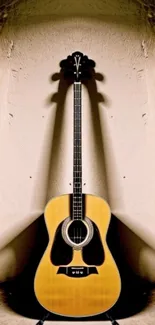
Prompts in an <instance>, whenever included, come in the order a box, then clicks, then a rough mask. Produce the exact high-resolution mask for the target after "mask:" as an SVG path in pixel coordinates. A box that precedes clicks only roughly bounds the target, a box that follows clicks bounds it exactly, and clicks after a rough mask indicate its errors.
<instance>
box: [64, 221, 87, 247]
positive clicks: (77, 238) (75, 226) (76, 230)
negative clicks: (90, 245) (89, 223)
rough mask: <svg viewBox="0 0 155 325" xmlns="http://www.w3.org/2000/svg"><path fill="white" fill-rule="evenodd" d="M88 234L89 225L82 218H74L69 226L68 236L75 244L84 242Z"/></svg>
mask: <svg viewBox="0 0 155 325" xmlns="http://www.w3.org/2000/svg"><path fill="white" fill-rule="evenodd" d="M86 236H87V227H86V226H85V224H84V223H83V222H82V221H80V220H74V221H73V222H72V223H71V224H70V226H69V228H68V237H69V238H70V240H71V241H72V242H73V243H75V244H80V243H82V242H83V241H84V240H85V239H86Z"/></svg>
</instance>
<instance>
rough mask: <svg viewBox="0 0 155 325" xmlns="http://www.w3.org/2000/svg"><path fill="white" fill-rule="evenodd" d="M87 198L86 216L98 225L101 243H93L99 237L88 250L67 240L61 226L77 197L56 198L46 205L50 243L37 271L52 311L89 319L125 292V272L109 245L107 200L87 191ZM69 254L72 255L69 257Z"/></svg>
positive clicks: (39, 290)
mask: <svg viewBox="0 0 155 325" xmlns="http://www.w3.org/2000/svg"><path fill="white" fill-rule="evenodd" d="M84 197H85V216H86V217H88V218H89V220H90V221H91V222H92V224H93V227H94V238H97V239H96V246H95V245H94V243H95V241H94V242H93V246H91V242H92V241H93V240H94V239H93V237H92V239H91V241H90V244H88V245H86V246H85V248H82V249H74V248H73V247H70V246H69V245H67V244H66V243H65V241H64V240H63V239H62V226H61V225H62V224H63V222H64V220H65V219H66V218H68V217H69V216H70V211H71V209H70V202H71V195H63V196H60V197H57V198H54V199H52V200H50V201H49V203H48V204H47V206H46V208H45V222H46V226H47V229H48V234H49V243H48V246H47V249H46V251H45V253H44V255H43V257H42V259H41V261H40V264H39V266H38V269H37V271H36V275H35V280H34V290H35V295H36V297H37V300H38V301H39V303H40V304H41V305H42V306H43V307H44V308H45V309H46V310H48V311H50V312H52V313H55V314H59V315H62V316H69V317H86V316H94V315H97V314H100V313H103V312H106V311H107V310H109V309H110V308H111V307H112V306H113V305H114V304H115V303H116V301H117V300H118V297H119V295H120V291H121V280H120V275H119V271H118V269H117V266H116V264H115V261H114V259H113V257H112V255H111V252H110V250H109V248H108V246H107V243H106V235H107V231H108V226H109V223H110V216H111V213H110V209H109V206H108V204H107V203H106V202H105V201H104V200H103V199H102V198H99V197H96V196H93V195H87V194H85V195H84ZM78 222H81V221H78ZM58 232H59V234H58ZM95 236H97V237H95ZM59 237H60V242H59V243H58V245H57V242H58V240H59ZM62 241H63V243H64V244H63V245H61V243H62ZM59 244H60V245H59ZM56 245H57V246H56ZM97 245H99V246H97ZM92 247H93V248H92ZM52 250H53V253H52ZM66 250H67V253H66ZM84 250H85V251H84ZM68 252H69V255H70V259H68V257H66V256H67V254H68ZM98 253H99V254H98ZM52 254H53V255H52ZM60 254H61V256H60V258H59V256H58V255H60ZM84 254H85V256H84ZM97 254H98V257H97ZM99 255H100V256H99ZM101 255H102V256H101ZM61 257H62V264H59V263H61ZM65 258H66V260H65ZM53 261H54V262H53ZM86 262H87V263H86ZM88 262H90V263H91V265H88ZM63 263H65V264H63Z"/></svg>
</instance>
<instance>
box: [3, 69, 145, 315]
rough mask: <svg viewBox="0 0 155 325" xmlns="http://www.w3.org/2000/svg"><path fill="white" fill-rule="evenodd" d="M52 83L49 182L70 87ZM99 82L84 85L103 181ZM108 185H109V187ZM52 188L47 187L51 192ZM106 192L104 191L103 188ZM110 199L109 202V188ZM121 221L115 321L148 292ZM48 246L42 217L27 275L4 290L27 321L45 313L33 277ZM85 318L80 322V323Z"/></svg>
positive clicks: (113, 243) (115, 241)
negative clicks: (130, 261)
mask: <svg viewBox="0 0 155 325" xmlns="http://www.w3.org/2000/svg"><path fill="white" fill-rule="evenodd" d="M52 80H53V81H57V80H60V82H59V88H58V92H57V94H54V95H53V96H52V98H51V102H56V103H57V113H56V120H55V127H54V135H53V144H52V152H51V161H50V171H49V175H50V177H49V181H50V182H51V181H52V173H54V171H53V170H54V166H55V165H56V163H57V161H58V160H59V144H60V141H61V129H62V126H63V115H64V114H63V111H64V103H65V98H66V94H67V91H68V88H69V87H70V85H71V83H70V82H69V81H68V80H64V78H63V76H62V74H61V73H60V74H54V75H53V76H52ZM96 80H98V81H99V80H100V81H103V80H104V78H103V76H102V75H100V74H96V73H95V72H94V75H93V78H92V79H91V80H89V81H87V82H85V84H84V85H85V87H86V88H87V91H88V94H89V98H90V106H91V114H92V123H93V133H94V141H95V146H96V159H97V161H98V172H99V173H100V175H101V177H102V173H103V174H104V175H106V165H105V157H104V144H103V136H102V131H101V125H100V116H99V103H100V102H103V103H104V104H105V106H106V105H107V100H106V97H105V96H104V97H103V96H102V95H101V94H99V93H98V92H97V85H96ZM107 183H108V182H106V184H107ZM48 186H49V184H47V189H48ZM104 190H105V188H104ZM106 191H107V194H108V195H107V196H108V198H109V193H108V186H107V189H106ZM118 224H119V221H118V220H117V218H116V217H115V216H114V215H112V219H111V224H110V227H109V231H108V234H107V243H108V246H109V249H110V251H111V253H112V255H113V257H114V259H115V262H116V264H117V266H118V268H119V271H120V275H121V280H122V292H121V295H120V298H119V300H118V302H117V303H116V305H115V306H114V307H113V308H112V309H111V310H110V313H111V315H112V316H113V317H114V318H116V319H120V318H126V317H129V316H131V315H134V314H136V313H138V312H139V311H140V310H141V309H142V308H143V307H144V306H145V305H146V303H147V299H148V293H149V290H148V289H149V288H148V285H147V284H146V283H145V281H143V280H141V279H140V278H139V277H138V276H136V275H135V274H134V273H133V271H132V270H131V269H130V267H129V266H128V265H127V264H126V262H125V260H124V258H123V254H122V250H121V241H120V238H119V232H118V231H117V230H118ZM47 244H48V234H47V229H46V226H45V222H44V216H43V215H42V216H40V218H39V220H38V234H37V239H36V246H35V248H34V250H33V252H32V256H31V260H30V263H29V265H27V267H26V268H25V271H24V272H23V273H22V274H21V275H20V276H19V277H18V278H17V279H16V280H14V281H12V282H11V283H9V284H6V286H5V289H6V293H7V302H8V305H9V306H10V307H11V308H12V309H13V310H15V311H16V312H17V313H19V314H22V315H24V316H25V317H29V318H34V319H39V318H41V317H42V316H43V315H44V314H46V311H45V310H44V308H42V307H41V306H40V304H39V303H38V302H37V300H36V298H35V295H34V289H33V284H34V276H35V272H36V269H37V267H38V264H39V262H40V259H41V257H42V255H43V253H44V251H45V249H46V246H47ZM49 319H50V320H68V321H76V320H77V319H74V318H67V317H61V316H58V315H54V314H51V316H50V318H49ZM80 320H82V321H83V318H78V321H80ZM84 320H106V316H105V314H101V315H98V316H93V317H87V318H84Z"/></svg>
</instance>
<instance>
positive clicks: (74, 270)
mask: <svg viewBox="0 0 155 325" xmlns="http://www.w3.org/2000/svg"><path fill="white" fill-rule="evenodd" d="M57 274H65V275H67V276H69V277H72V278H82V277H86V276H88V275H90V274H98V271H97V269H96V267H93V266H91V267H87V266H69V267H63V266H60V267H59V269H58V272H57Z"/></svg>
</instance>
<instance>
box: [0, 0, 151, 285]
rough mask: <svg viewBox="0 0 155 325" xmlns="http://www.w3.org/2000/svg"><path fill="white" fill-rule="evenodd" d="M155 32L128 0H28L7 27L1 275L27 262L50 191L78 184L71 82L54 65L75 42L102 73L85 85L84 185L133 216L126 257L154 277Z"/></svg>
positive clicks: (125, 217) (124, 216)
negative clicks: (154, 42) (154, 41)
mask: <svg viewBox="0 0 155 325" xmlns="http://www.w3.org/2000/svg"><path fill="white" fill-rule="evenodd" d="M151 37H152V38H151ZM152 39H153V36H151V34H150V32H149V31H148V28H147V27H146V25H145V23H144V22H143V21H142V19H141V18H140V14H139V11H138V10H137V7H136V4H135V3H130V4H128V1H124V0H123V1H121V0H118V1H116V0H115V1H101V0H95V1H94V0H89V1H85V0H83V1H81V0H80V1H76V2H74V1H71V0H59V1H58V0H55V1H51V2H49V1H42V0H38V1H37V2H36V1H33V0H31V1H26V2H23V3H22V4H21V5H20V6H19V7H18V8H17V11H16V12H15V14H14V16H12V17H11V18H10V20H9V22H8V25H6V26H5V28H4V29H3V32H2V34H1V39H0V43H1V47H0V95H1V102H0V156H1V159H0V206H1V215H0V218H1V228H0V248H1V253H0V263H1V266H3V267H1V273H0V280H1V281H4V280H6V279H8V278H10V277H12V276H14V275H16V274H17V273H18V272H19V271H21V269H22V267H24V265H25V264H26V263H27V260H28V257H29V254H30V252H31V248H32V247H33V244H34V242H35V234H36V227H37V226H36V223H33V221H34V220H36V219H37V218H38V217H39V215H40V214H41V213H42V211H43V209H44V207H45V204H46V202H47V200H48V199H49V198H51V197H53V196H58V195H60V194H63V193H70V191H71V186H70V185H69V183H70V182H72V126H73V125H72V113H73V112H72V88H71V87H70V88H69V89H67V94H66V96H65V91H66V89H65V87H66V86H65V83H63V82H61V84H60V85H59V80H56V75H55V74H56V73H59V62H60V61H61V60H62V59H64V58H66V56H67V55H68V54H70V53H72V52H73V51H75V50H79V51H82V52H84V53H86V54H87V55H88V56H89V57H90V58H92V59H94V60H95V62H96V72H98V73H100V74H102V75H103V76H104V78H103V80H102V81H101V80H97V81H96V85H97V90H96V89H95V87H94V85H93V84H92V85H91V87H90V89H89V91H88V89H87V87H84V89H83V183H86V185H85V186H84V191H85V192H86V193H91V194H95V195H99V196H103V197H104V198H105V199H107V200H108V202H109V204H110V206H111V209H112V212H113V213H114V214H115V215H116V216H117V217H118V218H119V219H120V220H121V221H122V223H123V224H124V225H126V226H123V225H122V224H120V229H121V238H122V245H123V246H124V250H125V255H127V259H128V260H129V262H130V263H131V265H132V266H133V268H134V270H136V272H138V273H139V274H141V275H142V276H144V277H146V278H148V279H149V280H151V281H155V275H154V274H155V273H154V268H155V253H154V249H155V239H154V238H155V221H154V220H155V217H154V215H155V201H154V193H155V175H154V174H155V173H154V163H155V156H154V152H155V150H154V147H155V142H154V120H155V113H154V102H153V100H154V98H153V92H154V90H153V89H154V88H153V86H154V67H153V60H154V53H153V51H154V49H153V45H152ZM52 75H54V76H55V77H53V79H54V80H52V78H51V77H52ZM58 87H59V88H60V89H59V93H58ZM90 96H91V98H92V100H91V101H90ZM63 99H64V103H63ZM32 223H33V226H30V225H31V224H32ZM121 225H122V226H121ZM128 228H129V229H130V230H129V229H128ZM122 230H123V231H122ZM21 232H22V234H21ZM133 233H134V234H133ZM17 236H18V237H17ZM135 248H137V249H135ZM23 250H24V252H25V255H24V257H23ZM126 252H127V253H126Z"/></svg>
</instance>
